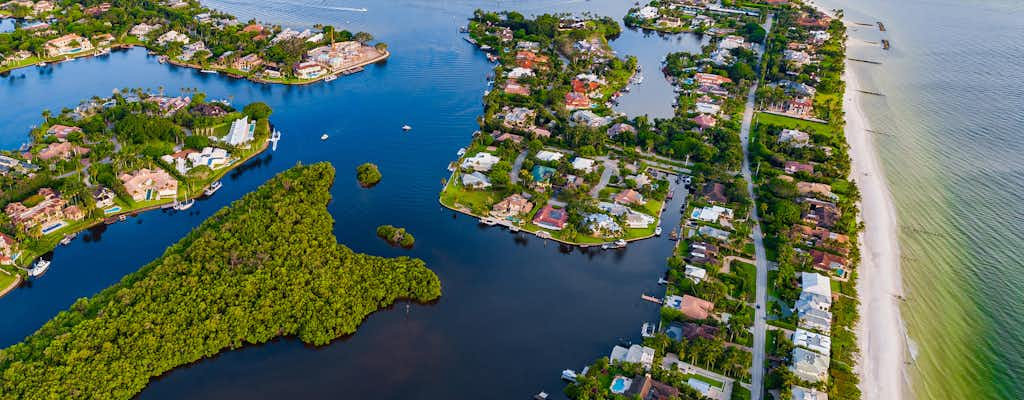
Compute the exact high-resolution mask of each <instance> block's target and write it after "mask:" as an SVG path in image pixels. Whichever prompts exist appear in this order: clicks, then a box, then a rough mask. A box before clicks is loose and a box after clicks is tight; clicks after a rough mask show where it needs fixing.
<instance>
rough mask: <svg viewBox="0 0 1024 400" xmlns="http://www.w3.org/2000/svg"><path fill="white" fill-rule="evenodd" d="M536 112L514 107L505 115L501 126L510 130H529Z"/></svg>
mask: <svg viewBox="0 0 1024 400" xmlns="http://www.w3.org/2000/svg"><path fill="white" fill-rule="evenodd" d="M536 116H537V112H536V111H533V110H531V109H529V108H525V107H516V108H513V109H512V110H510V111H509V112H508V113H506V114H505V118H504V122H503V124H504V125H505V126H507V127H510V128H529V127H532V126H533V120H534V118H535V117H536Z"/></svg>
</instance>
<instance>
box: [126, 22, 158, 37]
mask: <svg viewBox="0 0 1024 400" xmlns="http://www.w3.org/2000/svg"><path fill="white" fill-rule="evenodd" d="M157 29H160V25H159V24H157V25H149V24H147V23H141V24H138V25H135V26H133V27H132V29H131V30H129V31H128V34H129V35H132V36H135V38H136V39H139V40H146V36H149V34H150V33H152V32H153V31H155V30H157Z"/></svg>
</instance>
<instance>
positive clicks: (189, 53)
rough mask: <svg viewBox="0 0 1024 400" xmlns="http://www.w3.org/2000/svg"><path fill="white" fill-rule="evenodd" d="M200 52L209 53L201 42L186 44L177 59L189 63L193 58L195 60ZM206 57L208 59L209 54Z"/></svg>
mask: <svg viewBox="0 0 1024 400" xmlns="http://www.w3.org/2000/svg"><path fill="white" fill-rule="evenodd" d="M200 51H205V52H209V51H210V50H209V49H207V48H206V43H204V42H203V41H202V40H200V41H198V42H193V43H189V44H186V45H184V46H182V47H181V55H179V56H178V59H179V60H182V61H191V60H192V59H193V58H195V56H196V53H199V52H200ZM206 56H207V57H209V54H207V55H206Z"/></svg>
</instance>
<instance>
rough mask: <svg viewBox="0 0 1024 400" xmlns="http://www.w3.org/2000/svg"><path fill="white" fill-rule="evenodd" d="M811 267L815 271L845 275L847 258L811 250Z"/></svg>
mask: <svg viewBox="0 0 1024 400" xmlns="http://www.w3.org/2000/svg"><path fill="white" fill-rule="evenodd" d="M810 253H811V260H812V261H811V265H812V266H814V268H815V269H818V270H821V271H826V272H837V273H838V274H839V275H843V274H844V273H845V272H844V271H845V269H846V264H847V261H846V258H844V257H843V256H839V255H835V254H832V253H828V252H824V251H821V250H818V249H811V251H810Z"/></svg>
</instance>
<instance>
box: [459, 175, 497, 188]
mask: <svg viewBox="0 0 1024 400" xmlns="http://www.w3.org/2000/svg"><path fill="white" fill-rule="evenodd" d="M462 186H465V187H467V188H471V189H486V188H489V187H491V180H490V179H488V178H487V176H486V175H484V174H481V173H480V172H479V171H474V172H472V173H468V174H462Z"/></svg>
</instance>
